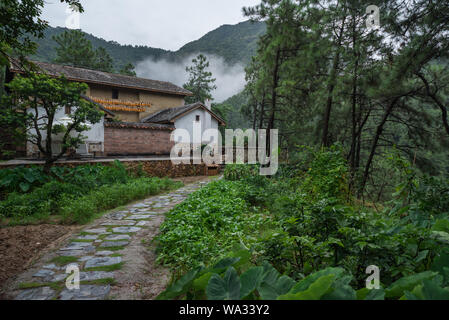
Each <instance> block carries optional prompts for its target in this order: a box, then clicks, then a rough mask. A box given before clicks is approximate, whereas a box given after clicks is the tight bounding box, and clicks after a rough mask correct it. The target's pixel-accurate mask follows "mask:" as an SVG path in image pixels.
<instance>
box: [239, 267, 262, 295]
mask: <svg viewBox="0 0 449 320" xmlns="http://www.w3.org/2000/svg"><path fill="white" fill-rule="evenodd" d="M263 275H264V273H263V267H252V268H250V269H248V270H247V271H246V272H244V273H243V274H242V275H241V276H240V282H241V285H242V286H241V288H240V298H242V299H243V298H244V297H246V296H248V295H249V294H250V293H251V292H253V291H254V290H256V289H257V287H259V285H260V284H261V282H262V280H263Z"/></svg>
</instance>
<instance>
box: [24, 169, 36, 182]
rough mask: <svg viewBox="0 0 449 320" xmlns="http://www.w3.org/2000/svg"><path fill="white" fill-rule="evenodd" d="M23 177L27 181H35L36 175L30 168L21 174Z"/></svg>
mask: <svg viewBox="0 0 449 320" xmlns="http://www.w3.org/2000/svg"><path fill="white" fill-rule="evenodd" d="M23 177H24V178H25V180H26V181H28V182H29V183H33V182H34V181H36V176H35V174H34V173H33V171H31V170H28V171H26V172H25V174H24V175H23Z"/></svg>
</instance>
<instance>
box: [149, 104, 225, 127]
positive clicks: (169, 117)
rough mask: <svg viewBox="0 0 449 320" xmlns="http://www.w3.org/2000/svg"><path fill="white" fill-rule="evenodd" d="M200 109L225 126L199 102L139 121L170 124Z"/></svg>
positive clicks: (162, 111)
mask: <svg viewBox="0 0 449 320" xmlns="http://www.w3.org/2000/svg"><path fill="white" fill-rule="evenodd" d="M198 108H202V109H204V110H206V111H207V112H209V113H210V114H211V115H212V116H213V117H214V118H215V119H217V121H218V122H220V123H221V124H225V121H224V120H223V119H221V118H220V117H219V116H217V115H216V114H215V113H214V112H212V111H211V110H209V109H208V108H207V107H206V106H205V105H203V104H202V103H201V102H196V103H193V104H188V105H185V106H180V107H176V108H170V109H164V110H161V111H159V112H156V113H154V114H151V115H149V116H147V117H145V118H143V119H142V120H141V122H153V123H170V122H173V121H174V120H175V119H176V118H178V117H180V116H182V115H184V114H187V113H189V112H191V111H193V110H195V109H198Z"/></svg>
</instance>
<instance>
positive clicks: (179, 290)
mask: <svg viewBox="0 0 449 320" xmlns="http://www.w3.org/2000/svg"><path fill="white" fill-rule="evenodd" d="M202 269H203V267H198V268H196V269H193V270H191V271H189V272H188V273H186V274H185V275H184V276H182V277H181V278H180V279H179V280H178V281H176V282H175V283H174V284H173V285H171V286H170V287H169V288H168V289H167V290H165V291H164V292H162V293H161V294H160V295H159V296H158V297H157V298H156V299H157V300H170V299H174V298H176V297H179V296H180V295H182V294H184V293H186V292H187V290H188V289H189V287H190V285H191V284H192V282H193V280H194V279H195V278H196V276H197V275H198V273H199V272H201V270H202Z"/></svg>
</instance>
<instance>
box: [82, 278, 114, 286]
mask: <svg viewBox="0 0 449 320" xmlns="http://www.w3.org/2000/svg"><path fill="white" fill-rule="evenodd" d="M116 283H117V282H116V281H115V279H114V278H105V279H98V280H91V281H80V284H81V285H103V286H104V285H108V284H109V285H111V286H113V285H114V284H116Z"/></svg>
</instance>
